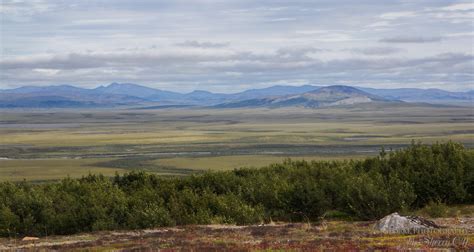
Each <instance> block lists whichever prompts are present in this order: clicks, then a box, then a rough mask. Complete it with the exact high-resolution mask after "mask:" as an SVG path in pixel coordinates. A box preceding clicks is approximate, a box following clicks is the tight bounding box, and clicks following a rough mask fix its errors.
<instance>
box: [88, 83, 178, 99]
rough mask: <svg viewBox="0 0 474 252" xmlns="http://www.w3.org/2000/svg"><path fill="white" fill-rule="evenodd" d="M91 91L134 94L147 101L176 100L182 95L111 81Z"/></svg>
mask: <svg viewBox="0 0 474 252" xmlns="http://www.w3.org/2000/svg"><path fill="white" fill-rule="evenodd" d="M93 91H94V92H95V93H102V94H120V95H127V96H135V97H139V98H142V99H145V100H149V101H159V100H176V99H181V98H182V96H183V94H180V93H176V92H171V91H164V90H160V89H154V88H149V87H145V86H140V85H137V84H131V83H123V84H119V83H112V84H110V85H108V86H100V87H98V88H96V89H93Z"/></svg>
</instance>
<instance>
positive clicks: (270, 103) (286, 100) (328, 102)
mask: <svg viewBox="0 0 474 252" xmlns="http://www.w3.org/2000/svg"><path fill="white" fill-rule="evenodd" d="M374 102H379V103H380V102H399V101H394V100H389V99H385V98H382V97H379V96H376V95H372V94H369V93H367V92H364V91H361V90H359V89H357V88H353V87H349V86H340V85H338V86H329V87H322V88H319V89H316V90H313V91H309V92H306V93H303V94H297V95H286V96H276V97H269V98H263V99H250V100H244V101H238V102H230V103H224V104H219V105H216V106H215V107H216V108H241V107H272V108H275V107H289V106H297V107H306V108H319V107H332V106H344V105H355V104H360V103H374Z"/></svg>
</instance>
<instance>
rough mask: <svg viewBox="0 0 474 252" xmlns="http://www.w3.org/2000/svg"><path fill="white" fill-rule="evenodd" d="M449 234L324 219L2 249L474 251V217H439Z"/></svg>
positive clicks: (90, 236) (58, 239)
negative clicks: (387, 230) (392, 229)
mask: <svg viewBox="0 0 474 252" xmlns="http://www.w3.org/2000/svg"><path fill="white" fill-rule="evenodd" d="M433 220H434V221H435V222H436V223H438V224H440V225H442V226H444V227H445V229H444V231H445V232H441V231H440V232H435V233H429V234H414V235H403V234H384V233H381V232H378V231H375V230H374V229H373V225H374V223H375V222H373V221H371V222H368V221H366V222H348V221H324V222H321V223H318V224H314V223H313V224H309V223H277V224H268V225H261V226H231V225H229V226H226V225H206V226H181V227H174V228H158V229H148V230H138V231H111V232H96V233H87V234H79V235H73V236H54V237H47V238H41V239H39V240H37V241H21V240H18V239H0V250H32V251H33V250H34V251H42V250H44V251H46V250H56V251H71V250H76V251H78V250H80V251H83V250H88V251H91V250H92V251H117V250H120V251H130V250H134V251H150V250H157V249H160V251H175V250H185V251H274V250H279V251H281V250H285V251H286V250H292V251H314V250H324V249H330V250H345V251H347V250H354V249H355V250H373V249H380V250H405V249H418V251H420V250H421V251H450V250H452V251H457V250H464V251H472V249H474V218H473V217H472V216H469V217H468V216H465V217H460V218H437V219H433Z"/></svg>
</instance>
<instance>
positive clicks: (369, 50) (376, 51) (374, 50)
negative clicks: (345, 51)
mask: <svg viewBox="0 0 474 252" xmlns="http://www.w3.org/2000/svg"><path fill="white" fill-rule="evenodd" d="M349 51H351V52H353V53H357V54H364V55H389V54H395V53H398V52H401V51H403V50H402V49H400V48H396V47H366V48H352V49H349Z"/></svg>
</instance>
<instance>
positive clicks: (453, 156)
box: [0, 142, 474, 236]
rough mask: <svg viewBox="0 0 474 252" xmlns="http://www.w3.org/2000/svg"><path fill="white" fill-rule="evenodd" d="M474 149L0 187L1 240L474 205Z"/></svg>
mask: <svg viewBox="0 0 474 252" xmlns="http://www.w3.org/2000/svg"><path fill="white" fill-rule="evenodd" d="M473 193H474V152H473V151H472V150H469V149H466V148H464V147H463V145H462V144H459V143H455V142H447V143H436V144H433V145H424V144H421V143H414V142H413V143H412V144H411V146H409V147H407V148H405V149H401V150H397V151H390V152H386V151H385V150H384V149H382V151H381V152H380V155H379V156H377V157H371V158H366V159H364V160H348V161H311V162H308V161H292V160H290V159H288V160H285V161H284V162H283V163H280V164H272V165H270V166H267V167H263V168H259V169H256V168H254V169H252V168H241V169H236V170H233V171H227V172H207V173H204V174H199V175H192V176H188V177H181V178H164V177H160V176H157V175H153V174H148V173H145V172H131V173H128V174H124V175H116V176H115V177H113V178H108V177H104V176H102V175H88V176H85V177H83V178H80V179H72V178H65V179H63V180H61V181H59V182H52V183H43V184H33V183H28V182H25V181H23V182H19V183H13V182H3V183H0V236H20V235H36V236H45V235H53V234H54V235H56V234H73V233H78V232H89V231H96V230H112V229H139V228H151V227H161V226H174V225H187V224H211V223H227V224H238V225H244V224H255V223H261V222H268V221H270V220H278V221H302V220H304V221H317V220H318V219H319V218H320V217H321V216H323V215H326V216H327V215H333V216H339V217H344V218H350V219H359V220H373V219H377V218H380V217H382V216H384V215H386V214H389V213H391V212H394V211H405V210H413V209H417V208H421V207H423V206H425V205H426V204H428V203H430V202H433V201H436V202H443V203H446V204H472V203H473V202H474V194H473Z"/></svg>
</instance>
